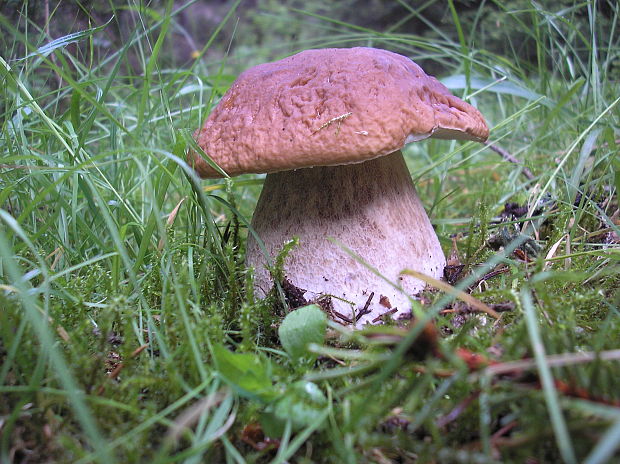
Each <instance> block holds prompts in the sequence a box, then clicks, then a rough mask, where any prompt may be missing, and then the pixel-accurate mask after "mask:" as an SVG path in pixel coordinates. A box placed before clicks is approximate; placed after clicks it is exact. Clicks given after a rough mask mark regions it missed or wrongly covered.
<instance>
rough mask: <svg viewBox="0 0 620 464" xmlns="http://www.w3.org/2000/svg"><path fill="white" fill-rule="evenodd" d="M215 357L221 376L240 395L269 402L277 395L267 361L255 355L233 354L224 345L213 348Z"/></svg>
mask: <svg viewBox="0 0 620 464" xmlns="http://www.w3.org/2000/svg"><path fill="white" fill-rule="evenodd" d="M213 356H214V358H215V364H216V366H217V368H218V371H219V374H220V375H221V376H222V378H223V379H224V380H225V381H226V382H227V383H228V384H230V385H231V386H232V387H233V388H234V389H235V390H236V391H237V392H238V393H239V394H240V395H242V396H245V397H246V398H250V399H258V400H262V401H267V402H268V401H270V400H272V399H273V398H274V397H275V396H276V395H277V392H276V390H275V388H274V387H273V385H272V383H271V369H270V366H269V364H268V362H267V361H266V360H265V359H262V358H261V357H259V356H258V355H256V354H254V353H232V352H231V351H229V350H227V349H226V348H224V347H223V346H222V345H214V346H213Z"/></svg>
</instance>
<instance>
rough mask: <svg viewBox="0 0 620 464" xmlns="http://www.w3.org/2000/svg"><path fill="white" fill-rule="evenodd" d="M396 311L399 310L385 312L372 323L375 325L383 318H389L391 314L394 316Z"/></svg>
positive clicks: (393, 309)
mask: <svg viewBox="0 0 620 464" xmlns="http://www.w3.org/2000/svg"><path fill="white" fill-rule="evenodd" d="M396 311H398V308H392V309H390V310H389V311H386V312H384V313H383V314H379V315H378V316H377V317H375V318H374V319H373V320H372V323H373V324H374V323H375V322H379V321H380V320H381V319H383V316H389V315H390V314H394V313H395V312H396Z"/></svg>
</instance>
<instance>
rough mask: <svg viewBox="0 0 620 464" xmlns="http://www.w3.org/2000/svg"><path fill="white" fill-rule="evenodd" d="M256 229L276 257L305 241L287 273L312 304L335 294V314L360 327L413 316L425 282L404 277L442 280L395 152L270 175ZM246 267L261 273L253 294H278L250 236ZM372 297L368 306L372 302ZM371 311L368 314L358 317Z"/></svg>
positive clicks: (432, 237) (430, 237) (439, 256)
mask: <svg viewBox="0 0 620 464" xmlns="http://www.w3.org/2000/svg"><path fill="white" fill-rule="evenodd" d="M252 226H253V227H254V229H255V230H256V232H257V233H258V235H259V237H261V239H262V240H263V241H264V243H265V246H266V249H267V251H268V252H269V254H270V255H271V257H272V258H273V257H274V256H275V255H277V254H278V252H279V251H280V250H281V249H282V246H283V244H284V243H285V241H287V240H289V239H291V238H292V237H293V236H297V237H299V240H300V243H299V247H297V248H295V249H294V250H293V251H292V252H291V253H290V255H289V256H288V258H287V260H286V263H285V266H284V273H285V276H286V278H288V279H289V280H290V282H291V283H292V284H293V285H295V286H297V287H299V288H302V289H305V290H306V293H305V295H304V296H305V297H306V298H307V299H308V300H313V299H316V298H317V297H319V296H321V295H331V296H332V303H333V304H334V309H335V310H336V311H338V312H339V313H341V314H343V315H345V316H346V317H348V318H350V319H351V320H354V321H357V324H356V325H358V326H360V325H362V324H364V323H366V322H372V321H373V320H374V319H377V318H378V317H379V316H380V315H381V314H384V313H387V312H388V311H390V310H391V309H393V308H397V311H396V312H392V317H395V318H398V317H399V316H406V315H409V314H410V312H411V304H410V302H409V296H413V295H415V294H416V293H418V292H419V291H420V290H422V289H423V288H424V286H425V283H424V282H423V281H421V280H418V279H415V278H413V277H411V276H402V275H400V272H401V271H402V270H403V269H413V270H416V271H419V272H422V273H424V274H427V275H429V276H432V277H434V278H436V279H439V278H441V276H442V274H443V268H444V266H445V257H444V254H443V251H442V249H441V246H440V245H439V241H438V239H437V236H436V234H435V231H434V230H433V227H432V226H431V223H430V221H429V219H428V216H427V215H426V212H425V211H424V207H423V206H422V203H421V202H420V199H419V198H418V195H417V193H416V191H415V188H414V186H413V182H412V181H411V176H410V174H409V171H408V169H407V166H406V164H405V160H404V159H403V156H402V153H401V152H400V151H396V152H394V153H392V154H390V155H388V156H383V157H379V158H376V159H373V160H370V161H366V162H364V163H359V164H349V165H343V166H327V167H314V168H304V169H298V170H295V171H282V172H276V173H272V174H268V175H267V178H266V179H265V184H264V187H263V191H262V193H261V195H260V198H259V200H258V205H257V207H256V210H255V212H254V216H253V218H252ZM328 238H333V239H335V240H336V241H337V242H339V243H340V244H342V245H343V246H344V247H346V248H348V249H349V250H351V251H352V252H353V253H355V254H356V255H359V256H360V257H361V258H362V259H363V260H364V261H365V262H366V263H368V265H370V266H372V267H373V268H375V269H377V270H378V271H379V272H380V274H381V275H382V276H383V277H385V279H387V280H389V281H391V282H394V283H396V284H397V285H399V286H400V287H401V288H402V289H403V290H402V291H400V290H398V289H396V288H394V286H392V285H390V284H389V283H388V282H386V281H385V279H383V278H381V277H379V276H377V275H376V274H375V273H374V272H373V271H371V270H370V269H368V268H367V267H366V266H365V265H363V264H362V263H360V262H358V261H357V260H356V259H354V258H352V257H351V256H350V255H349V254H347V253H346V252H345V251H344V250H343V249H342V248H341V247H340V246H339V245H338V244H336V243H334V242H333V241H330V240H328ZM246 260H247V264H248V265H249V266H252V267H254V269H255V293H256V294H257V296H259V297H263V296H265V295H266V293H268V292H269V290H270V289H271V288H272V287H273V281H272V279H271V276H270V274H269V271H268V270H267V269H266V259H265V256H264V255H263V253H262V252H261V250H260V248H259V246H258V244H257V243H256V240H254V239H253V237H252V236H251V235H250V236H249V238H248V245H247V258H246ZM373 292H374V297H373V298H372V300H371V301H370V303H369V304H368V305H367V303H368V300H369V296H370V295H371V293H373ZM366 306H367V309H366V311H368V312H367V313H366V314H364V315H361V316H359V315H358V313H359V311H360V309H363V308H365V307H366Z"/></svg>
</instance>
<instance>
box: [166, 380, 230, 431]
mask: <svg viewBox="0 0 620 464" xmlns="http://www.w3.org/2000/svg"><path fill="white" fill-rule="evenodd" d="M228 395H230V392H229V391H228V390H226V389H224V390H219V391H217V392H215V393H211V394H210V395H207V396H205V397H204V398H202V399H201V400H199V401H198V402H197V403H194V404H192V405H191V406H189V407H187V408H186V409H185V410H184V411H183V412H182V413H181V414H180V415H179V416H178V417H177V418H176V419H175V420H174V422H173V423H172V425H171V426H170V429H169V430H168V433H167V434H166V441H167V442H168V443H176V442H178V441H179V438H181V435H183V433H184V432H186V431H187V430H189V429H190V427H191V426H192V425H194V424H195V423H196V422H197V421H198V419H199V418H200V416H201V415H202V414H204V413H205V412H206V411H208V410H210V409H212V408H213V407H215V406H218V405H220V404H221V403H222V401H224V399H225V398H226V397H227V396H228ZM231 417H233V418H234V414H233V415H231ZM233 420H234V419H233ZM225 425H227V426H228V427H230V425H232V424H228V421H227V422H226V424H225ZM228 427H226V428H228Z"/></svg>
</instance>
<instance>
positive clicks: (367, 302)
mask: <svg viewBox="0 0 620 464" xmlns="http://www.w3.org/2000/svg"><path fill="white" fill-rule="evenodd" d="M374 296H375V292H370V296H369V297H368V299H367V300H366V304H365V305H364V307H363V308H362V309H360V310H359V311H358V312H357V314H356V315H355V322H357V321H359V319H360V317H362V316H364V315H366V314H368V313H369V312H370V309H368V307H369V306H370V302H371V301H372V299H373V297H374Z"/></svg>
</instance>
